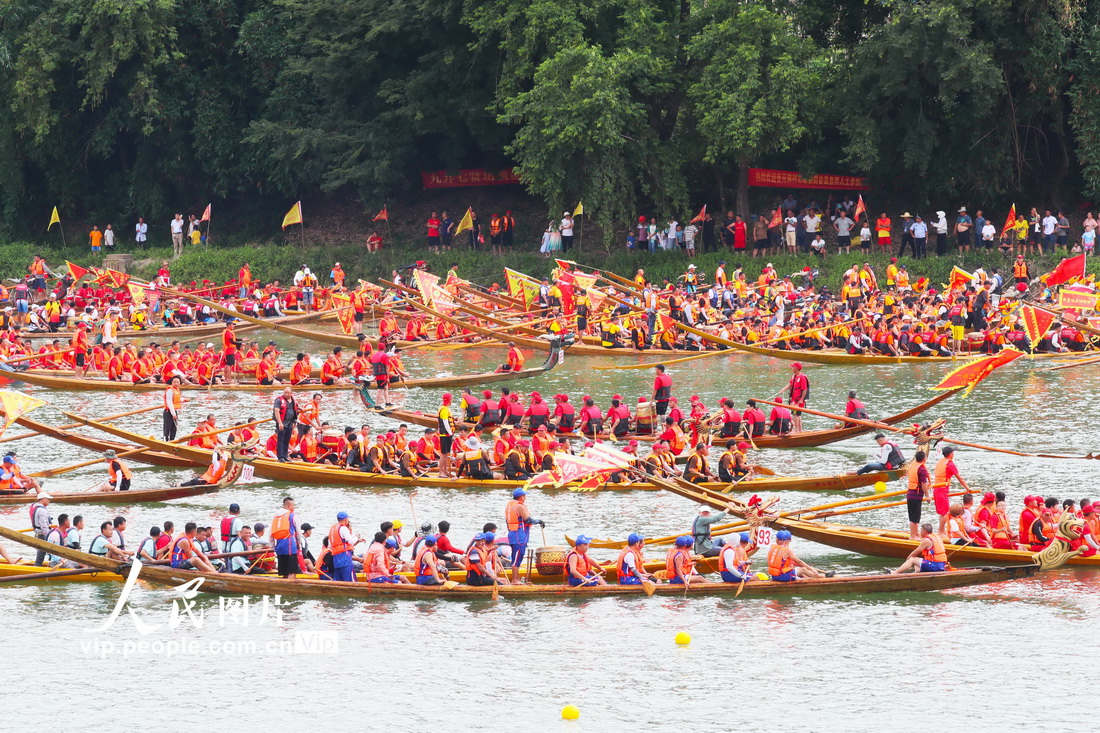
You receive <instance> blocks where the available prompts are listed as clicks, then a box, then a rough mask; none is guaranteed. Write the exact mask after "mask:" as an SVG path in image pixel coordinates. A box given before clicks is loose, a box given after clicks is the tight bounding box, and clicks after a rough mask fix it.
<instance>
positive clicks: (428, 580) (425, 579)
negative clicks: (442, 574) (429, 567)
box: [416, 575, 442, 585]
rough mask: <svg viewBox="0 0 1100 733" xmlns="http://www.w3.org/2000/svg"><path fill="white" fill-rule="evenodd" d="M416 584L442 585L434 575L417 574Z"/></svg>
mask: <svg viewBox="0 0 1100 733" xmlns="http://www.w3.org/2000/svg"><path fill="white" fill-rule="evenodd" d="M416 584H417V585H442V584H441V583H440V582H439V581H438V580H436V579H435V576H434V575H418V576H416Z"/></svg>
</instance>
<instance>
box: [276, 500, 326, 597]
mask: <svg viewBox="0 0 1100 733" xmlns="http://www.w3.org/2000/svg"><path fill="white" fill-rule="evenodd" d="M271 539H272V540H274V541H275V546H274V550H275V558H276V563H277V567H278V572H279V575H280V576H282V577H283V578H289V577H290V576H291V575H295V574H296V573H297V572H298V570H299V567H298V548H299V547H300V546H301V543H302V538H301V534H300V533H299V530H298V516H297V514H295V512H294V499H292V498H290V497H289V496H286V497H283V510H282V511H281V512H279V513H278V514H276V515H275V517H274V518H273V519H272V520H271ZM333 554H334V555H335V551H334V552H333Z"/></svg>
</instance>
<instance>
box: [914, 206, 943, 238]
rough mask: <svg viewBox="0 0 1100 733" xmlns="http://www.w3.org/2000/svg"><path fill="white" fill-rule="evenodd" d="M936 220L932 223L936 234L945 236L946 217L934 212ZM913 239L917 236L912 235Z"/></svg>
mask: <svg viewBox="0 0 1100 733" xmlns="http://www.w3.org/2000/svg"><path fill="white" fill-rule="evenodd" d="M936 216H937V219H936V220H935V221H934V222H932V226H933V227H934V228H935V230H936V234H947V215H946V214H945V213H944V212H942V211H937V212H936ZM913 236H914V237H915V236H917V235H915V234H914V235H913Z"/></svg>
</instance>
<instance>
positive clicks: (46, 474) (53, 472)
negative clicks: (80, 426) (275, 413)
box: [28, 412, 273, 478]
mask: <svg viewBox="0 0 1100 733" xmlns="http://www.w3.org/2000/svg"><path fill="white" fill-rule="evenodd" d="M62 414H63V415H65V416H66V417H70V418H71V417H75V415H73V414H72V413H70V412H63V413H62ZM272 419H273V418H270V417H268V418H264V419H263V420H253V421H252V422H250V423H245V424H244V425H233V426H231V427H228V428H221V429H220V430H211V431H209V432H206V433H195V434H193V435H188V436H185V437H183V438H176V439H175V440H173V441H171V442H172V443H182V442H184V441H185V440H191V439H192V438H205V437H207V436H209V435H218V434H219V433H227V432H230V431H232V430H236V429H237V428H247V427H251V426H253V425H259V424H261V423H265V422H269V421H271V420H272ZM150 450H156V448H155V447H154V446H143V447H141V448H134V449H132V450H126V451H122V452H121V453H119V454H117V455H116V456H115V457H116V458H125V457H126V456H133V455H137V454H138V453H144V452H146V451H150ZM103 460H104V459H103V458H102V457H100V458H97V459H95V460H93V461H84V462H83V463H76V464H73V465H72V466H65V467H63V468H49V469H46V470H45V471H36V472H34V473H32V474H28V475H29V476H31V477H32V478H50V477H53V476H60V475H61V474H63V473H68V472H69V471H75V470H76V469H78V468H85V467H87V466H94V465H96V464H97V463H102V462H103Z"/></svg>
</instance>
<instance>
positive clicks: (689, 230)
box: [684, 224, 699, 244]
mask: <svg viewBox="0 0 1100 733" xmlns="http://www.w3.org/2000/svg"><path fill="white" fill-rule="evenodd" d="M698 231H699V227H697V226H695V225H694V224H688V225H687V226H686V227H685V228H684V244H691V243H693V242H694V241H695V234H696V233H697V232H698Z"/></svg>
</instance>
